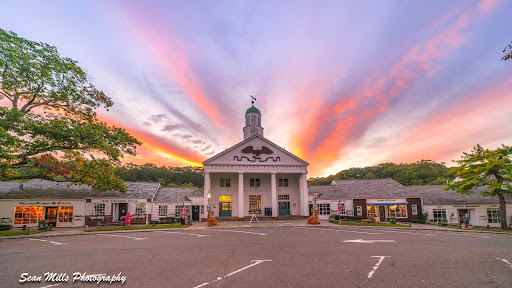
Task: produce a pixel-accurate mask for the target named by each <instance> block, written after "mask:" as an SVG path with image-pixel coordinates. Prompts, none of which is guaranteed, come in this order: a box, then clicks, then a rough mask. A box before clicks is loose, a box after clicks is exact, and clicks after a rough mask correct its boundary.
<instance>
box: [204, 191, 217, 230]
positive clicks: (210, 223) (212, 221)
mask: <svg viewBox="0 0 512 288" xmlns="http://www.w3.org/2000/svg"><path fill="white" fill-rule="evenodd" d="M210 198H212V195H211V194H210V192H209V191H208V219H207V222H206V226H215V225H217V220H215V217H213V216H212V209H211V208H210Z"/></svg>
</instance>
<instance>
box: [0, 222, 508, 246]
mask: <svg viewBox="0 0 512 288" xmlns="http://www.w3.org/2000/svg"><path fill="white" fill-rule="evenodd" d="M320 223H321V224H318V225H310V224H306V220H305V219H304V220H275V221H260V223H255V222H253V223H250V222H249V221H224V222H218V225H217V226H213V227H207V226H206V222H197V221H196V222H194V223H193V225H192V226H190V227H187V228H164V229H141V230H117V231H116V230H114V231H96V232H84V228H83V227H76V228H53V229H52V230H51V231H47V232H42V233H37V234H31V235H16V236H4V237H0V241H1V240H4V239H18V238H40V237H55V236H72V235H94V234H100V233H129V232H150V231H158V230H161V231H165V230H176V229H180V230H202V229H206V228H208V229H238V228H264V227H270V228H271V227H322V228H341V227H350V228H360V229H372V228H380V229H382V228H385V229H411V230H423V231H426V230H427V231H428V230H437V231H451V232H459V233H495V234H509V235H512V234H510V233H505V232H498V231H478V230H462V229H453V228H448V227H443V226H437V225H431V224H417V223H412V224H411V227H389V226H364V225H362V226H343V225H338V224H333V223H329V221H328V220H327V219H325V220H320ZM403 224H405V223H403Z"/></svg>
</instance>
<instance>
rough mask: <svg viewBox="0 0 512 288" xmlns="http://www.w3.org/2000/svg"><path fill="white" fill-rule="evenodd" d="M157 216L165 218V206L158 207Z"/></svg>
mask: <svg viewBox="0 0 512 288" xmlns="http://www.w3.org/2000/svg"><path fill="white" fill-rule="evenodd" d="M158 216H160V217H165V216H167V205H160V206H158Z"/></svg>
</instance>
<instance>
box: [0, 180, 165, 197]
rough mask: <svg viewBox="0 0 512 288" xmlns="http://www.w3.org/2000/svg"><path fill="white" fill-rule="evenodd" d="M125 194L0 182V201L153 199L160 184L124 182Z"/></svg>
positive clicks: (67, 185) (65, 185) (55, 183)
mask: <svg viewBox="0 0 512 288" xmlns="http://www.w3.org/2000/svg"><path fill="white" fill-rule="evenodd" d="M125 183H126V185H127V186H128V189H127V191H126V193H121V192H119V191H113V190H110V191H104V192H97V191H93V190H92V187H91V186H88V185H79V184H75V183H72V182H60V181H49V180H43V179H31V180H29V181H28V182H23V183H21V182H0V199H85V198H92V197H114V198H117V197H121V198H128V197H129V198H146V199H150V198H151V199H153V197H154V196H155V193H156V191H157V190H158V188H159V187H160V183H158V182H155V183H151V182H150V183H142V182H125Z"/></svg>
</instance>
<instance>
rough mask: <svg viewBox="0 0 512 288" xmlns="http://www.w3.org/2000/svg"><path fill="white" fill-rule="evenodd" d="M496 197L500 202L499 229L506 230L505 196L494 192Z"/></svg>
mask: <svg viewBox="0 0 512 288" xmlns="http://www.w3.org/2000/svg"><path fill="white" fill-rule="evenodd" d="M496 195H497V196H498V199H499V200H500V224H501V229H508V227H507V209H506V202H505V196H503V194H501V192H496Z"/></svg>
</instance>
